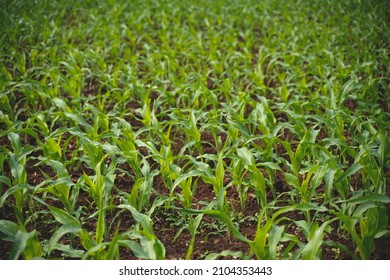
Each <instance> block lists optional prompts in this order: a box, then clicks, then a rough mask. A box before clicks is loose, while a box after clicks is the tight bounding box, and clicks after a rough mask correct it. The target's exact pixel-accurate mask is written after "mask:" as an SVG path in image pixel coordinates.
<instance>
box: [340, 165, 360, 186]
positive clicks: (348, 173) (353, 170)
mask: <svg viewBox="0 0 390 280" xmlns="http://www.w3.org/2000/svg"><path fill="white" fill-rule="evenodd" d="M362 168H363V166H362V165H360V164H354V165H352V166H351V167H350V168H348V169H347V171H345V172H344V174H343V175H342V176H341V177H340V178H339V179H338V180H337V181H336V183H338V182H341V181H343V180H345V179H346V178H348V177H349V176H351V175H353V174H355V173H356V172H358V171H359V170H360V169H362Z"/></svg>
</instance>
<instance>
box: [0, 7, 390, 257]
mask: <svg viewBox="0 0 390 280" xmlns="http://www.w3.org/2000/svg"><path fill="white" fill-rule="evenodd" d="M60 2H61V1H49V2H46V1H28V2H26V1H21V0H20V1H18V0H15V1H8V2H7V3H5V2H2V3H0V18H1V20H0V31H1V37H0V145H1V146H0V239H1V240H2V241H1V242H12V243H13V247H12V249H11V250H10V252H8V254H9V257H10V258H12V259H17V258H25V259H32V258H52V257H54V256H55V257H58V252H60V253H61V254H62V255H61V256H62V257H64V258H76V259H119V258H120V257H121V248H125V249H126V250H129V251H130V252H131V253H132V255H133V256H135V257H136V258H141V259H164V258H166V253H165V245H166V244H164V242H163V241H162V240H160V239H159V238H158V237H157V235H156V231H157V230H158V228H155V227H154V226H155V219H156V217H157V216H158V213H161V212H168V211H170V212H174V213H176V214H177V215H181V216H182V219H181V220H180V222H181V224H180V225H179V229H178V231H177V235H176V237H177V236H178V235H180V234H181V233H182V231H183V230H188V232H189V233H190V236H191V240H188V250H187V253H186V255H185V256H183V257H185V258H187V259H190V258H192V256H193V251H194V246H195V244H196V238H199V235H200V234H199V232H201V228H202V226H204V224H203V223H202V219H203V217H205V215H206V216H211V217H213V218H215V219H216V220H219V222H221V223H222V224H223V225H225V226H226V231H227V234H228V235H229V236H230V237H231V238H236V239H238V240H240V241H241V242H243V243H245V244H247V245H248V247H249V251H248V252H246V251H245V252H244V251H241V252H231V251H223V252H213V253H211V254H208V255H207V256H206V258H208V259H212V258H218V257H220V256H222V257H225V256H231V257H235V258H257V259H317V258H322V248H323V247H324V246H330V247H332V248H337V249H339V250H342V251H344V252H345V254H350V257H351V258H355V257H358V258H362V259H368V258H370V257H371V256H372V253H373V252H374V250H375V239H376V238H379V237H381V236H384V235H388V234H389V230H388V216H387V208H386V207H387V206H388V203H389V202H390V198H389V187H388V186H389V183H388V180H389V159H390V141H389V135H388V134H389V128H390V125H389V123H390V122H389V106H390V104H389V103H390V102H389V99H388V96H389V95H390V89H389V88H390V87H389V80H390V79H389V77H390V69H388V65H390V60H389V46H388V42H389V40H390V32H389V31H388V30H390V28H389V26H388V25H389V21H388V14H389V12H390V7H389V5H388V4H386V3H382V2H381V1H369V0H361V1H357V0H356V1H339V2H337V3H335V2H334V1H315V0H313V1H305V2H302V3H299V4H297V3H296V1H273V0H267V1H265V0H264V1H252V0H247V1H238V0H233V1H222V0H219V1H218V0H216V1H212V2H213V3H212V4H210V1H186V2H182V1H168V0H166V1H164V0H161V1H157V0H156V1H153V0H150V1H124V0H123V1H108V0H98V1H80V2H77V1H68V2H66V3H65V2H64V3H60ZM73 2H75V3H73ZM157 178H161V180H162V182H163V185H164V188H165V190H166V192H162V191H161V189H158V188H157V186H156V184H155V183H156V182H157ZM124 182H126V183H124ZM280 184H282V185H283V187H282V190H281V188H280ZM204 185H209V186H211V188H212V190H213V195H214V199H213V200H212V201H211V202H210V201H200V202H199V199H194V198H195V197H196V196H197V195H198V192H199V188H200V187H202V186H204ZM278 186H279V187H278ZM230 190H235V191H236V193H238V198H237V200H238V202H239V207H236V206H234V205H235V204H234V203H232V199H234V198H232V197H230V196H229V195H228V192H229V191H230ZM85 197H87V199H85ZM252 197H253V198H254V199H255V201H256V203H257V207H258V212H257V214H256V215H255V216H254V217H244V218H243V219H251V220H255V221H256V225H255V226H254V231H255V233H254V237H253V238H249V237H248V236H245V234H244V233H243V231H242V228H241V227H242V225H241V223H240V221H237V212H241V216H245V215H244V213H245V209H246V207H247V205H248V203H249V201H250V199H251V198H252ZM251 203H252V202H251ZM290 212H294V213H298V215H295V217H298V216H302V217H304V218H302V219H299V220H294V219H292V218H289V217H290V216H289V215H288V213H290ZM129 214H131V215H129ZM125 218H126V219H128V220H130V221H127V223H126V225H128V228H127V229H126V230H123V226H120V224H121V222H122V223H125V222H124V221H123V219H125ZM41 220H46V221H47V224H48V226H49V227H50V228H52V230H51V231H50V233H49V234H50V237H49V238H47V237H44V236H47V233H45V234H44V233H43V232H40V227H35V225H36V224H37V223H38V221H41ZM291 226H294V228H297V229H298V231H299V232H300V233H301V235H298V234H296V233H293V232H291V231H290V230H289V227H291ZM91 228H92V229H91ZM334 232H337V234H338V235H339V236H340V238H344V239H349V238H351V239H352V242H353V244H352V245H353V248H354V250H353V251H354V252H350V249H349V248H348V247H347V246H344V245H342V244H338V243H337V242H336V241H334V240H331V239H330V238H329V235H330V234H331V233H334ZM302 236H304V237H303V238H302ZM205 254H206V252H205Z"/></svg>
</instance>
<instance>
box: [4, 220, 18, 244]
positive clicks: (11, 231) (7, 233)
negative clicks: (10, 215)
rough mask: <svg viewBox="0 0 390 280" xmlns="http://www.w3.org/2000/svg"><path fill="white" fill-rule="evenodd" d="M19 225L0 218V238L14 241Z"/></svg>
mask: <svg viewBox="0 0 390 280" xmlns="http://www.w3.org/2000/svg"><path fill="white" fill-rule="evenodd" d="M18 230H20V226H19V225H17V224H16V223H14V222H11V221H8V220H0V239H1V240H5V241H13V242H15V236H16V233H17V232H18Z"/></svg>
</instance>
